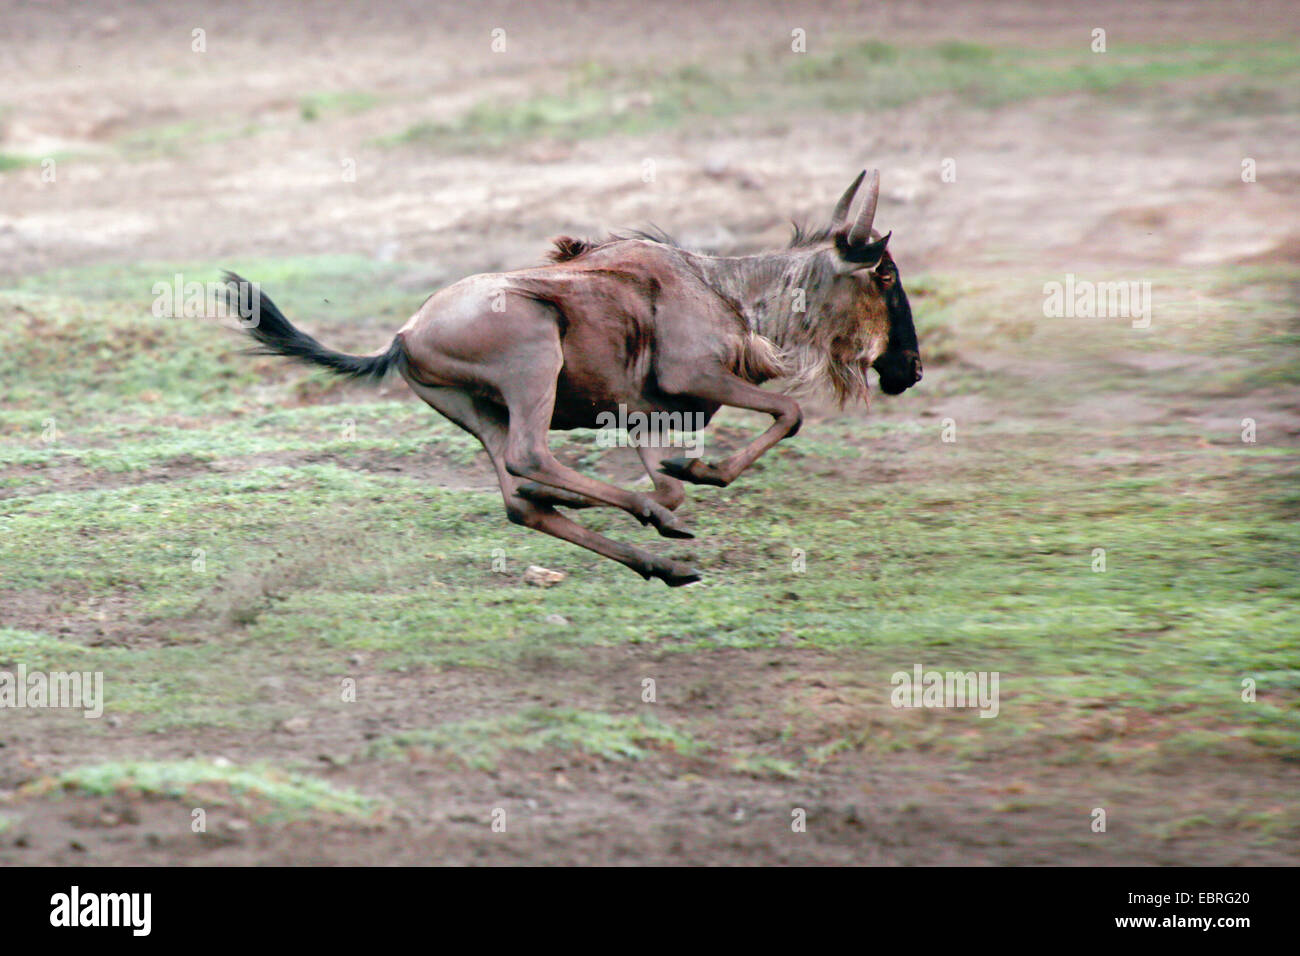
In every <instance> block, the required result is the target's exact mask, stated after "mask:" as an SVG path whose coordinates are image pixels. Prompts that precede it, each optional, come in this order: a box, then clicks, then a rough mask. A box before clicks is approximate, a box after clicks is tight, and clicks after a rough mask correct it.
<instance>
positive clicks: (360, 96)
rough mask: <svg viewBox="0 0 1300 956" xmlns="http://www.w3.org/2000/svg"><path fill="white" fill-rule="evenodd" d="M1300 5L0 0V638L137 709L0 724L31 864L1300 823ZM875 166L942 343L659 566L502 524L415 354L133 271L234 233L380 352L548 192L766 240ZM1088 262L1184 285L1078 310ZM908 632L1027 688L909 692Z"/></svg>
mask: <svg viewBox="0 0 1300 956" xmlns="http://www.w3.org/2000/svg"><path fill="white" fill-rule="evenodd" d="M1298 19H1300V14H1297V10H1296V8H1295V5H1294V4H1292V3H1287V2H1240V3H1239V2H1217V3H1212V2H1204V3H1201V2H1156V0H1149V2H1128V0H1126V2H1122V3H1119V2H1117V3H1110V2H1102V3H1087V4H1082V3H1081V4H1066V3H1040V2H1001V0H999V2H980V3H971V2H935V3H926V4H915V3H902V2H900V3H879V2H876V3H848V2H843V3H835V2H832V3H811V2H810V3H799V2H782V3H776V2H752V3H745V4H732V3H712V2H691V3H675V2H622V0H614V2H608V3H596V2H582V0H548V2H545V3H532V4H518V5H515V4H507V3H499V2H484V3H477V4H473V5H466V4H462V3H441V2H432V3H431V2H384V3H375V4H366V5H360V4H324V3H320V4H300V3H280V2H261V3H225V2H211V3H192V2H187V0H181V2H169V3H152V2H136V3H122V4H111V3H103V4H81V3H73V2H54V0H52V2H30V3H18V2H9V0H0V76H3V77H4V80H3V83H2V84H0V469H2V470H0V669H6V668H7V669H9V670H12V669H13V668H14V667H15V666H16V665H17V664H18V663H25V664H26V666H28V667H29V668H36V667H44V668H48V669H60V668H78V669H83V670H97V671H102V672H103V673H104V674H105V682H106V687H107V691H106V693H107V695H108V703H107V709H106V717H105V719H104V720H103V721H85V720H83V719H82V718H81V716H80V714H75V715H73V714H65V713H60V712H56V711H26V712H21V713H20V712H16V711H11V712H9V713H8V714H6V716H5V717H4V720H3V722H0V732H2V733H3V734H4V735H5V737H6V740H7V744H8V745H7V746H6V747H5V749H3V750H0V862H27V863H34V862H76V861H77V860H89V861H93V862H109V863H112V862H124V861H130V862H164V863H175V862H192V861H195V860H201V861H206V862H216V863H221V862H245V863H246V862H412V863H415V862H419V863H428V862H475V861H485V862H539V863H548V862H635V861H639V860H646V861H655V862H694V863H703V862H748V863H763V862H793V863H801V862H802V863H808V862H814V863H937V862H944V863H1093V862H1101V863H1243V862H1254V863H1276V862H1284V861H1286V860H1288V859H1294V852H1295V848H1296V838H1297V836H1300V818H1298V817H1297V811H1296V807H1295V802H1294V799H1293V797H1292V795H1293V794H1294V793H1295V789H1296V785H1297V783H1298V782H1300V781H1297V775H1296V768H1295V764H1294V755H1295V753H1296V744H1297V742H1300V720H1298V719H1297V716H1296V714H1297V710H1296V698H1297V690H1300V659H1298V658H1300V655H1298V654H1297V648H1296V623H1297V620H1296V614H1295V601H1296V597H1297V594H1296V589H1297V586H1296V580H1295V570H1296V558H1297V552H1298V550H1300V549H1298V548H1297V543H1298V542H1297V533H1296V527H1297V525H1296V517H1297V506H1298V505H1300V499H1298V498H1297V495H1296V492H1295V485H1294V478H1295V465H1296V457H1297V436H1298V435H1300V402H1297V399H1296V395H1297V393H1296V391H1295V387H1296V385H1297V384H1300V362H1298V361H1297V346H1300V328H1298V327H1297V318H1296V314H1297V306H1296V300H1297V297H1296V291H1297V283H1298V281H1300V226H1297V223H1298V222H1300V218H1298V217H1297V212H1300V202H1298V197H1300V156H1298V155H1297V151H1296V145H1297V137H1298V134H1300V43H1298V41H1297V20H1298ZM864 166H870V167H877V168H879V169H880V170H881V172H882V187H883V188H882V199H881V205H880V208H879V211H878V213H877V217H876V221H877V225H878V226H879V227H880V228H882V229H883V230H892V232H893V239H892V241H891V251H892V252H893V253H894V256H895V258H896V260H897V262H898V264H899V267H900V270H901V272H902V276H903V281H904V284H905V286H906V287H907V289H908V292H909V294H910V296H911V299H912V305H913V309H914V311H915V313H916V319H917V325H918V329H919V332H920V336H921V347H922V353H923V357H924V359H925V365H926V375H925V380H924V382H923V383H922V385H921V386H920V387H918V388H916V389H913V390H912V391H910V392H908V393H907V394H906V395H904V396H902V397H900V398H899V399H896V400H888V399H885V398H883V397H880V396H878V397H877V399H876V401H875V402H874V404H873V407H872V408H871V409H870V410H867V409H861V408H855V409H847V410H839V409H836V408H833V407H829V406H826V407H823V406H821V405H819V404H816V403H814V404H813V405H811V406H810V408H809V423H808V425H807V426H805V429H804V431H803V432H802V433H801V435H800V436H799V437H798V439H797V440H795V441H794V442H790V443H787V444H786V445H785V446H783V447H781V448H779V449H777V450H775V451H774V452H773V453H772V454H770V455H769V456H768V457H767V458H765V459H764V460H763V462H762V463H761V465H760V466H758V467H756V468H755V469H753V471H752V472H750V473H748V474H747V475H746V477H745V479H744V480H742V481H741V482H739V483H737V484H736V485H734V486H732V487H731V488H728V489H726V490H723V491H717V490H712V489H707V490H701V491H697V492H695V493H694V494H693V501H692V502H691V503H690V504H688V505H687V506H686V508H685V511H684V514H685V516H686V519H687V522H688V524H690V525H691V526H692V527H693V528H694V529H695V530H696V531H697V534H699V535H700V537H699V539H698V540H697V541H695V542H691V543H690V544H689V546H687V545H682V544H669V543H668V542H654V543H652V545H651V546H652V547H655V548H660V549H663V550H665V551H667V552H668V553H673V554H675V555H680V556H682V557H685V558H689V559H691V560H694V561H697V562H698V563H699V564H700V565H701V566H702V567H703V568H704V569H705V571H706V573H707V575H708V579H707V581H706V583H705V584H704V585H701V586H698V587H692V588H688V589H683V590H682V591H679V592H668V591H667V590H666V589H663V588H660V587H657V586H650V585H647V586H642V585H641V583H640V582H639V581H637V580H636V579H635V578H633V577H631V576H630V575H629V573H628V572H626V571H625V570H623V569H620V568H617V567H616V566H614V565H613V564H610V563H607V562H601V561H600V560H599V559H597V558H595V557H594V556H592V555H589V554H587V553H585V552H580V551H578V550H576V549H572V548H569V547H566V546H564V545H562V544H560V543H558V542H553V541H550V540H549V539H544V538H542V537H541V536H540V535H530V534H529V533H528V532H526V531H523V530H522V529H517V528H513V527H511V526H509V525H507V524H506V523H505V521H504V519H503V517H502V515H501V507H500V501H499V497H498V495H497V493H496V491H495V489H494V484H493V482H492V480H491V474H490V469H489V468H488V467H487V464H486V461H485V459H484V457H483V456H482V454H481V453H480V452H479V451H478V450H477V447H476V446H475V445H474V444H473V443H472V442H471V441H470V440H469V439H468V438H466V437H465V436H463V435H461V434H460V433H459V432H457V431H456V430H455V429H454V428H453V427H452V426H451V425H449V424H448V423H446V422H444V421H442V420H441V419H438V418H437V417H436V416H435V415H434V414H433V413H432V412H431V411H430V410H428V409H427V408H425V407H424V406H422V405H420V404H419V403H418V402H417V401H416V400H414V398H413V397H412V396H410V395H409V393H407V392H406V390H405V389H404V387H403V386H401V384H400V383H397V384H394V383H391V382H390V383H388V384H387V385H385V386H383V387H382V388H380V389H377V390H374V389H366V388H362V387H358V386H353V385H348V384H342V383H339V382H336V381H333V380H331V379H329V378H328V377H326V376H325V375H323V374H317V373H314V372H310V371H307V370H303V369H299V368H296V367H292V366H289V365H287V364H285V363H282V362H279V361H275V360H271V359H266V358H256V359H254V358H250V357H248V356H244V355H240V354H239V353H238V350H239V348H241V347H242V346H241V343H240V341H238V340H237V339H236V337H235V336H234V335H233V334H232V333H231V332H230V331H229V330H228V329H224V328H221V327H220V323H218V322H215V321H205V320H201V319H198V318H194V319H189V320H184V319H179V320H173V319H160V318H158V317H157V315H156V314H155V313H154V312H153V311H152V305H153V303H154V302H155V300H156V297H157V294H158V293H157V291H156V286H155V284H156V283H158V282H162V283H165V284H168V283H172V282H173V280H174V279H175V278H177V277H179V281H181V282H182V283H185V282H200V283H203V282H208V281H211V280H215V279H216V278H217V275H218V273H219V270H220V269H221V268H225V267H230V268H235V269H237V270H239V271H240V272H241V273H243V274H245V275H247V276H248V277H249V278H251V279H254V280H258V281H260V282H261V283H262V284H263V287H264V288H265V290H266V291H267V292H268V293H269V294H270V295H271V296H273V297H274V298H275V299H276V301H277V303H278V304H280V305H281V306H282V307H283V308H284V310H285V312H286V314H288V315H289V316H290V318H291V319H293V320H294V321H295V322H297V323H299V324H300V325H302V326H303V327H304V328H306V329H307V330H309V331H311V332H312V333H313V334H315V335H317V336H318V337H319V338H321V339H322V340H323V341H324V342H325V343H326V344H328V345H330V346H333V347H336V348H340V349H344V350H352V351H370V350H372V349H375V348H378V347H380V346H381V345H383V344H385V343H386V342H387V341H388V340H389V338H390V337H391V335H392V332H393V331H394V330H395V329H397V328H398V327H399V326H400V325H401V324H402V323H403V322H404V321H405V319H406V318H407V317H408V316H409V315H410V314H411V313H412V312H413V311H414V309H415V308H417V307H418V306H419V304H420V302H421V301H423V299H424V298H425V297H426V296H427V295H428V294H429V293H431V292H432V291H435V290H436V289H437V288H439V287H440V286H441V285H443V284H446V283H449V282H451V281H454V280H455V279H457V278H460V277H461V276H463V275H467V274H470V273H474V272H481V271H489V270H499V269H511V268H518V267H523V266H529V265H534V264H538V263H540V262H541V261H542V257H543V255H544V253H545V249H546V246H547V240H548V238H549V237H551V236H553V235H557V234H573V235H580V236H598V235H602V234H604V233H605V232H608V231H611V230H620V229H632V228H643V227H646V226H649V225H651V224H655V225H658V226H660V227H662V228H664V229H665V230H667V231H668V232H669V233H671V234H673V235H675V236H676V237H677V238H678V239H679V240H680V241H681V242H682V243H683V244H685V245H688V246H690V247H693V248H696V249H700V250H702V251H705V252H710V253H714V254H719V255H740V254H748V253H752V252H756V251H761V250H764V249H773V248H778V247H780V246H782V245H784V243H785V242H786V241H787V239H788V237H789V233H790V222H791V220H792V219H794V220H798V221H802V222H806V223H808V224H811V225H819V224H821V223H822V222H823V221H824V220H825V219H826V218H827V217H828V216H829V214H830V210H831V207H832V206H833V204H834V202H835V199H836V198H837V197H838V196H839V194H840V192H841V191H842V190H843V189H844V187H845V186H846V185H847V184H848V182H849V181H850V180H851V179H852V178H853V176H854V175H855V174H856V173H857V171H858V170H860V169H861V168H863V167H864ZM1070 276H1073V277H1075V278H1077V279H1079V280H1086V281H1091V282H1117V281H1125V282H1137V283H1149V287H1150V289H1151V301H1150V304H1151V306H1152V307H1151V309H1150V320H1151V321H1150V326H1149V327H1147V328H1135V327H1134V325H1133V323H1132V321H1131V318H1132V316H1129V315H1113V314H1112V315H1105V314H1094V315H1091V316H1088V315H1079V316H1076V317H1070V318H1063V317H1057V318H1052V317H1048V316H1046V315H1045V314H1044V300H1045V287H1046V286H1047V284H1049V283H1053V282H1058V283H1064V282H1065V281H1067V277H1070ZM762 425H763V421H762V420H761V419H760V418H759V417H757V416H747V415H745V414H742V413H733V412H727V413H724V414H723V415H722V416H720V418H719V419H718V422H717V424H716V426H715V427H714V428H713V429H712V430H711V432H710V437H709V439H708V441H707V442H706V446H705V447H706V452H712V453H714V454H725V453H726V451H727V450H728V449H729V448H732V447H737V446H738V445H739V444H740V443H741V442H743V441H744V440H745V439H746V436H748V435H750V434H753V432H754V430H755V429H757V428H759V427H761V426H762ZM554 445H555V447H556V449H557V453H559V454H560V455H561V456H562V457H563V458H564V460H566V461H567V462H569V463H571V464H573V465H575V466H578V467H582V468H587V469H591V470H592V471H593V472H595V473H597V474H601V475H603V476H605V477H607V478H610V479H612V480H617V481H620V482H623V483H625V484H629V485H630V484H633V483H635V482H636V481H638V480H640V470H639V467H638V465H637V464H636V462H635V460H634V458H633V456H631V455H630V453H629V454H627V455H622V454H619V453H616V452H607V451H605V450H602V449H599V448H597V447H596V445H595V443H594V441H593V439H592V436H591V435H590V434H584V433H575V434H572V435H556V436H555V437H554ZM623 517H624V516H621V515H617V514H612V513H608V514H607V513H603V512H601V513H593V512H586V513H584V515H583V516H582V519H581V520H582V521H583V522H585V523H589V524H590V525H591V526H592V527H594V528H597V529H598V530H601V531H603V532H605V533H608V534H610V535H612V536H614V537H619V538H625V539H627V540H634V539H636V540H639V541H641V542H642V543H645V539H644V535H643V534H642V531H641V529H639V528H637V527H636V526H635V525H634V524H630V523H628V522H626V521H624V520H622V519H623ZM1099 551H1100V552H1101V560H1100V567H1098V552H1099ZM801 560H802V564H801V563H800V561H801ZM533 564H538V565H543V566H545V567H548V568H553V569H560V570H563V571H565V572H566V573H567V575H568V577H567V579H566V580H565V581H563V582H562V583H561V584H559V585H558V586H556V587H554V588H549V589H539V588H536V587H530V586H528V585H527V584H526V583H524V581H523V580H522V574H523V572H524V569H525V568H527V567H528V566H529V565H533ZM916 663H921V664H922V665H924V666H925V667H926V668H927V669H928V668H931V667H934V668H938V669H940V670H947V669H958V670H963V671H965V670H977V671H998V672H1000V673H1001V674H1002V683H1001V692H1002V695H1003V701H1002V705H1001V710H1000V714H999V717H998V718H997V719H995V720H981V719H978V718H977V717H976V716H975V715H974V714H972V713H969V712H959V711H899V710H895V709H893V708H891V707H890V706H889V692H890V690H891V684H890V675H891V674H892V673H894V672H896V671H899V670H905V671H910V670H911V668H912V666H913V665H914V664H916ZM647 677H650V678H655V679H656V680H657V682H658V686H659V688H660V691H659V693H660V698H659V702H658V703H657V705H656V706H653V707H649V706H647V705H646V704H645V703H644V701H643V700H642V697H641V694H642V686H643V685H642V681H643V680H644V679H646V678H647ZM344 679H350V680H353V681H354V684H355V687H356V689H357V695H356V699H355V700H354V701H349V702H346V703H343V702H341V701H340V696H339V691H338V688H339V682H340V681H341V680H344ZM1243 681H1249V682H1251V683H1250V687H1251V688H1253V689H1254V691H1255V693H1254V694H1253V695H1252V696H1251V698H1250V699H1249V700H1247V699H1246V697H1245V696H1244V695H1245V694H1246V689H1245V687H1246V685H1245V684H1243ZM972 718H974V719H972ZM92 725H93V726H92ZM218 758H219V759H218ZM214 761H215V762H214ZM178 795H179V796H178ZM196 795H198V796H196ZM198 800H203V801H208V802H209V803H211V804H212V805H213V806H216V807H220V808H221V809H220V811H219V812H217V813H215V814H214V816H213V823H212V829H211V831H210V832H209V833H207V834H203V835H196V834H195V833H193V832H192V831H191V828H190V826H189V817H188V815H187V814H188V809H184V808H188V807H190V806H191V805H195V804H196V801H198ZM498 806H500V807H505V808H506V809H507V810H508V812H509V814H510V815H511V820H512V821H515V822H514V823H513V824H512V829H511V830H510V836H509V837H508V838H506V837H505V836H504V835H502V834H494V833H493V832H492V831H491V830H490V828H489V824H490V822H491V821H490V818H489V816H488V814H489V811H490V810H491V809H492V808H494V807H498ZM794 806H800V807H805V808H808V809H809V819H810V826H809V828H808V831H807V832H806V833H802V834H792V833H791V832H790V827H789V822H790V810H791V807H794ZM1098 807H1101V808H1106V809H1108V810H1109V811H1110V812H1111V818H1112V820H1113V821H1114V823H1113V826H1112V827H1111V829H1110V830H1109V831H1108V832H1105V833H1097V832H1094V830H1093V829H1092V828H1091V823H1092V820H1093V817H1092V816H1091V813H1092V811H1093V810H1094V809H1095V808H1098ZM178 808H181V809H180V815H179V816H178ZM289 819H292V820H294V821H295V823H294V825H293V826H287V825H286V824H285V821H286V820H289ZM178 821H179V822H178Z"/></svg>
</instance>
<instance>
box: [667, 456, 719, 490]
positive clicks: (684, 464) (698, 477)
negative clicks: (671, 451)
mask: <svg viewBox="0 0 1300 956" xmlns="http://www.w3.org/2000/svg"><path fill="white" fill-rule="evenodd" d="M659 470H660V471H662V472H663V473H664V474H665V475H668V476H669V477H670V478H677V479H679V480H681V481H689V482H692V483H693V484H697V485H713V486H715V487H717V488H725V487H727V484H728V482H727V481H726V480H724V479H723V478H722V476H721V475H719V474H718V469H717V466H716V465H711V464H709V463H708V462H704V461H701V460H700V459H698V458H666V459H664V460H663V461H661V462H660V463H659Z"/></svg>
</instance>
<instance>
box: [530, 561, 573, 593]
mask: <svg viewBox="0 0 1300 956" xmlns="http://www.w3.org/2000/svg"><path fill="white" fill-rule="evenodd" d="M567 577H568V575H567V574H565V573H564V572H563V571H552V570H550V569H549V568H543V567H541V566H540V565H536V564H533V565H530V566H529V568H528V570H527V571H525V572H524V583H525V584H531V585H532V586H533V587H537V588H550V587H554V586H555V585H557V584H559V583H560V582H561V581H563V580H564V579H565V578H567Z"/></svg>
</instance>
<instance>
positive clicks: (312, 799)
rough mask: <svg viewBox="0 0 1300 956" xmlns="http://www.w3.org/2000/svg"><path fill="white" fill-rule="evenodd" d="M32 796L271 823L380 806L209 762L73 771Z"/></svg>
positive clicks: (315, 784)
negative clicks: (226, 812) (77, 796)
mask: <svg viewBox="0 0 1300 956" xmlns="http://www.w3.org/2000/svg"><path fill="white" fill-rule="evenodd" d="M28 789H29V792H34V793H48V792H50V791H52V790H65V791H75V792H81V793H87V794H90V795H91V796H96V797H107V796H115V795H122V794H129V795H133V796H141V797H161V798H166V799H170V800H179V801H182V802H184V803H186V804H190V805H193V806H199V807H202V806H205V805H208V804H214V805H217V806H222V805H231V804H233V805H235V806H238V807H240V808H241V809H243V810H247V811H251V812H255V813H257V814H258V815H259V816H260V817H262V818H263V819H265V820H278V819H284V818H295V817H308V816H318V815H323V816H332V817H346V818H351V819H357V820H367V819H370V818H372V817H373V816H374V814H375V813H376V812H377V810H378V809H379V804H378V803H377V802H376V801H375V800H373V799H372V798H370V797H366V796H363V795H361V794H359V793H356V792H355V791H351V790H343V789H339V788H337V787H334V786H331V785H330V784H328V783H326V782H325V781H323V780H319V779H316V778H314V777H308V776H305V775H303V774H297V773H289V772H285V771H283V770H279V769H276V768H272V767H264V766H258V767H237V766H234V765H231V764H222V763H215V762H208V761H203V760H174V761H140V762H133V761H125V762H113V763H102V764H95V765H93V766H88V767H77V768H74V769H72V770H68V771H66V772H64V773H62V774H60V775H59V776H57V777H55V778H53V779H52V780H46V781H43V782H40V783H38V784H33V785H31V786H30V787H29V788H28Z"/></svg>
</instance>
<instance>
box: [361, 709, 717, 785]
mask: <svg viewBox="0 0 1300 956" xmlns="http://www.w3.org/2000/svg"><path fill="white" fill-rule="evenodd" d="M700 749H701V748H700V745H699V744H698V743H697V742H696V741H695V740H694V739H693V738H692V737H691V736H690V735H689V734H687V733H685V732H683V731H681V730H678V729H676V728H674V727H670V726H668V725H667V724H664V723H663V722H661V721H660V720H659V719H658V718H656V717H654V716H653V715H651V714H644V713H643V714H636V715H626V714H603V713H597V712H593V711H582V710H574V709H572V708H545V707H530V708H528V709H527V710H524V711H521V712H519V713H517V714H512V715H510V716H508V717H499V718H491V719H484V720H467V721H459V722H456V723H449V724H443V725H441V726H439V727H433V728H429V729H427V730H412V731H405V732H403V733H400V734H394V735H391V736H388V737H384V738H382V739H381V740H378V741H376V742H375V743H374V744H372V745H371V747H370V749H369V755H370V756H377V757H390V758H391V757H406V758H408V759H409V758H416V757H420V756H422V755H447V756H450V757H452V758H454V759H455V760H458V761H459V762H461V763H462V764H464V765H465V766H468V767H473V768H476V769H479V770H494V769H495V768H496V766H497V764H498V763H499V762H500V761H501V759H502V758H503V756H504V755H505V754H506V753H508V752H509V751H523V752H525V753H542V752H548V751H561V752H563V751H579V752H581V753H585V754H589V755H590V756H593V757H599V758H600V759H602V760H612V761H622V760H642V759H644V758H645V757H646V756H647V755H649V754H650V753H651V752H652V751H669V752H671V753H677V754H685V755H691V754H695V753H697V752H699V750H700Z"/></svg>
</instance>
